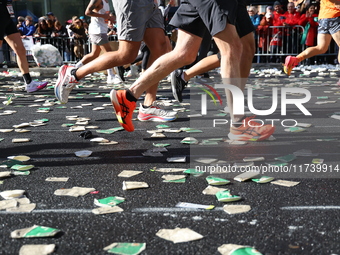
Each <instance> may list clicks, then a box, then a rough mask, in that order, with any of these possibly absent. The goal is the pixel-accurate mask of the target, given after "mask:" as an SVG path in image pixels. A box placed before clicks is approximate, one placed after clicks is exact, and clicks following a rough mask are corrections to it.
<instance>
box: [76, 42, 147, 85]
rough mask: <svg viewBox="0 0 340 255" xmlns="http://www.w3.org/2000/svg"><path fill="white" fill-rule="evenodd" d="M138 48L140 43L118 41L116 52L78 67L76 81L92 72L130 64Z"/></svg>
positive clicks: (108, 53)
mask: <svg viewBox="0 0 340 255" xmlns="http://www.w3.org/2000/svg"><path fill="white" fill-rule="evenodd" d="M139 46H140V42H131V41H123V40H121V41H119V49H118V50H117V51H110V52H106V53H104V54H103V55H101V56H99V57H98V58H96V59H94V60H93V61H91V62H90V63H88V64H86V65H84V66H82V67H80V68H79V69H78V70H77V72H76V76H77V77H78V79H82V78H84V77H85V76H86V75H88V74H91V73H94V72H98V71H102V70H106V69H109V68H112V67H115V66H122V65H125V64H128V63H131V62H133V61H134V60H135V59H136V56H137V54H138V50H139Z"/></svg>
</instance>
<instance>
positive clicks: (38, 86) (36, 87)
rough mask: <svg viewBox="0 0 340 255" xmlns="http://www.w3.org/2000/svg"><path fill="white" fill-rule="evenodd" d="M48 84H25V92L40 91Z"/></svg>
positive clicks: (41, 82) (35, 82)
mask: <svg viewBox="0 0 340 255" xmlns="http://www.w3.org/2000/svg"><path fill="white" fill-rule="evenodd" d="M47 84H48V82H43V81H31V83H29V84H26V91H27V92H28V93H32V92H35V91H38V90H41V89H43V88H45V87H46V86H47Z"/></svg>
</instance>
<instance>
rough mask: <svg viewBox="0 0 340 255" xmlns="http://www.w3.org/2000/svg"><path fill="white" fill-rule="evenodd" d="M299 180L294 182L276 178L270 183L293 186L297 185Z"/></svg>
mask: <svg viewBox="0 0 340 255" xmlns="http://www.w3.org/2000/svg"><path fill="white" fill-rule="evenodd" d="M299 183H300V182H294V181H286V180H277V181H273V182H271V184H275V185H280V186H285V187H294V186H296V185H298V184H299Z"/></svg>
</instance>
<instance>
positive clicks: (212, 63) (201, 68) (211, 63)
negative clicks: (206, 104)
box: [183, 54, 220, 81]
mask: <svg viewBox="0 0 340 255" xmlns="http://www.w3.org/2000/svg"><path fill="white" fill-rule="evenodd" d="M217 67H220V60H219V59H218V57H217V55H216V54H215V55H211V56H208V57H205V58H203V59H202V60H201V61H199V62H197V64H195V65H193V66H192V67H190V68H189V69H188V70H185V71H184V72H183V73H184V80H185V81H189V80H190V79H191V78H193V77H195V76H196V75H199V74H201V73H206V72H208V71H210V70H212V69H215V68H217Z"/></svg>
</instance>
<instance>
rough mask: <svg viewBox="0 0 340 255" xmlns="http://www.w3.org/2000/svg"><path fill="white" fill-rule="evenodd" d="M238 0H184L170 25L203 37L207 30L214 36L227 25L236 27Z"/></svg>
mask: <svg viewBox="0 0 340 255" xmlns="http://www.w3.org/2000/svg"><path fill="white" fill-rule="evenodd" d="M237 6H238V1H237V0H182V1H181V5H180V6H179V8H178V10H177V11H176V13H175V14H174V16H173V18H172V19H171V21H170V25H172V26H175V27H178V28H180V29H182V30H184V31H187V32H189V33H192V34H194V35H197V36H199V37H203V35H204V33H205V31H206V30H208V31H209V33H210V34H211V35H212V36H214V35H216V34H217V33H219V32H221V31H223V30H224V29H225V27H226V25H227V23H229V24H232V25H235V20H236V11H237Z"/></svg>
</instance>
